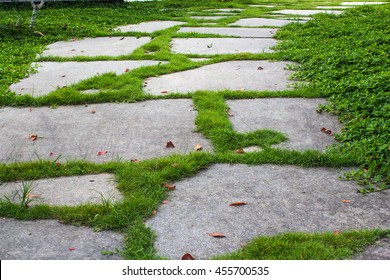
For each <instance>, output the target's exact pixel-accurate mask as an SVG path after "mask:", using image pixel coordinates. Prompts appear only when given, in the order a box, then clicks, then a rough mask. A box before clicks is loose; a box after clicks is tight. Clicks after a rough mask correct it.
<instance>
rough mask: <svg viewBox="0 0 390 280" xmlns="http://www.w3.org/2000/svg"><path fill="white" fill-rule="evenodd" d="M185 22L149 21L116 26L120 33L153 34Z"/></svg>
mask: <svg viewBox="0 0 390 280" xmlns="http://www.w3.org/2000/svg"><path fill="white" fill-rule="evenodd" d="M183 24H186V22H183V21H149V22H142V23H139V24H130V25H124V26H118V27H117V28H118V30H119V31H120V32H132V31H133V32H145V33H153V32H155V31H159V30H164V29H167V28H171V27H173V26H177V25H183Z"/></svg>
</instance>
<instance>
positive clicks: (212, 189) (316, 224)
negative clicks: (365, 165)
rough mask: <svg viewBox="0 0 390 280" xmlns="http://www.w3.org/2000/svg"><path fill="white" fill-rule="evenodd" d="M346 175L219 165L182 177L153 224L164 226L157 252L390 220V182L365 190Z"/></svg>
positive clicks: (208, 248)
mask: <svg viewBox="0 0 390 280" xmlns="http://www.w3.org/2000/svg"><path fill="white" fill-rule="evenodd" d="M339 176H340V173H339V172H337V171H333V170H328V169H325V168H308V169H304V168H300V167H294V166H276V165H260V166H250V167H249V166H245V165H227V164H218V165H213V166H211V167H209V168H208V169H207V170H206V171H202V172H200V173H199V174H198V175H197V176H195V177H192V178H188V179H185V180H183V181H180V182H176V184H175V185H176V189H175V191H173V192H170V194H169V197H168V201H169V203H167V204H163V205H161V206H160V207H159V209H158V210H157V215H155V216H154V217H153V218H152V219H150V220H148V221H147V226H149V227H150V228H151V229H152V230H154V231H155V232H156V233H157V240H156V242H155V247H156V249H157V251H158V253H159V254H160V255H162V256H165V257H168V258H171V259H179V258H180V257H181V256H182V255H183V254H184V253H186V252H189V253H191V254H192V255H193V256H194V257H195V258H196V259H208V258H210V257H212V256H215V255H218V254H223V253H227V252H231V251H234V250H238V249H240V248H241V246H242V245H244V244H245V243H246V242H248V241H250V240H252V239H253V238H255V237H256V236H260V235H274V234H278V233H285V232H294V231H299V232H325V231H331V232H333V231H335V230H340V231H345V230H352V229H366V228H384V229H386V228H389V226H390V220H389V219H388V217H389V214H390V210H389V209H390V199H389V196H390V192H389V190H387V191H384V192H381V193H373V194H370V195H361V194H359V193H357V192H356V188H357V187H358V185H357V184H356V182H350V181H342V180H340V179H339ZM343 200H348V201H350V202H349V203H346V202H343ZM234 202H247V203H249V204H247V205H245V206H238V207H232V206H229V205H230V204H231V203H234ZM213 232H220V233H223V234H225V236H226V238H213V237H211V236H209V235H208V234H209V233H213Z"/></svg>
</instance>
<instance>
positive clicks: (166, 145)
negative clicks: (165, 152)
mask: <svg viewBox="0 0 390 280" xmlns="http://www.w3.org/2000/svg"><path fill="white" fill-rule="evenodd" d="M165 148H175V145H173V142H172V141H168V142H167V143H166V144H165Z"/></svg>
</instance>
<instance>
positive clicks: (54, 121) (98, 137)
mask: <svg viewBox="0 0 390 280" xmlns="http://www.w3.org/2000/svg"><path fill="white" fill-rule="evenodd" d="M195 115H196V112H194V111H193V110H192V101H191V100H179V99H178V100H155V101H147V102H140V103H133V104H124V103H122V104H94V105H90V106H88V107H86V106H60V107H58V108H56V109H50V108H32V110H31V111H30V110H29V109H28V108H10V107H6V108H3V109H0V119H1V120H2V121H1V122H0V130H1V132H2V133H1V134H0V143H1V149H0V162H8V163H10V162H20V161H31V160H37V159H38V157H39V158H41V159H49V160H53V156H50V154H51V153H54V154H55V155H61V158H60V161H61V162H62V161H65V160H70V159H85V160H87V161H91V162H105V161H112V160H113V161H117V160H132V159H139V160H143V159H148V158H153V157H162V156H168V155H171V154H173V153H188V152H190V151H195V145H197V144H201V145H202V146H203V150H205V151H210V150H211V147H210V144H209V142H208V141H207V140H205V139H204V138H203V137H202V136H201V135H200V134H198V133H195V132H193V130H194V128H195V127H194V119H195ZM31 133H32V134H36V135H38V139H37V140H36V141H31V140H30V139H29V135H30V134H31ZM168 141H172V142H173V143H174V145H175V148H165V145H166V143H167V142H168ZM105 151H107V153H104V154H102V155H98V153H99V152H105Z"/></svg>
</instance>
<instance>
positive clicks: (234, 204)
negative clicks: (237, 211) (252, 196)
mask: <svg viewBox="0 0 390 280" xmlns="http://www.w3.org/2000/svg"><path fill="white" fill-rule="evenodd" d="M247 204H249V203H248V202H242V201H239V202H233V203H230V204H229V206H243V205H247Z"/></svg>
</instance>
